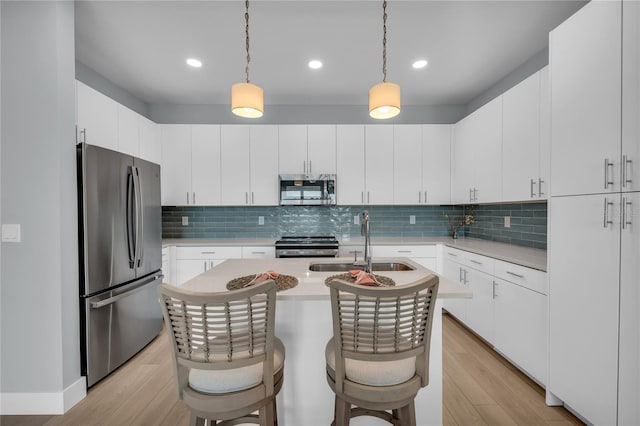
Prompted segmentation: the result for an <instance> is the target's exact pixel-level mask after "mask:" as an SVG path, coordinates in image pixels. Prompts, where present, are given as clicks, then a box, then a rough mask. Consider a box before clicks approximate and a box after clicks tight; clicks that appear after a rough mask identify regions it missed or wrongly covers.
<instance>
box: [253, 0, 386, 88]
mask: <svg viewBox="0 0 640 426" xmlns="http://www.w3.org/2000/svg"><path fill="white" fill-rule="evenodd" d="M382 29H383V35H382V82H383V83H386V82H387V0H384V1H383V2H382ZM247 37H249V36H247ZM247 40H248V39H247ZM247 43H249V41H247ZM247 46H248V44H247ZM247 49H248V47H247Z"/></svg>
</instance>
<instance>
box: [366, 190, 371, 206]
mask: <svg viewBox="0 0 640 426" xmlns="http://www.w3.org/2000/svg"><path fill="white" fill-rule="evenodd" d="M370 203H371V192H369V191H367V204H370Z"/></svg>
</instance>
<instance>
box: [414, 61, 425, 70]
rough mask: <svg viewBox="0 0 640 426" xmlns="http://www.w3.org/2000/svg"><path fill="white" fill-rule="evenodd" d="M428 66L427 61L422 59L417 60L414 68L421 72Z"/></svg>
mask: <svg viewBox="0 0 640 426" xmlns="http://www.w3.org/2000/svg"><path fill="white" fill-rule="evenodd" d="M426 66H427V60H426V59H420V60H417V61H415V62H414V63H413V67H414V68H415V69H417V70H419V69H420V68H424V67H426Z"/></svg>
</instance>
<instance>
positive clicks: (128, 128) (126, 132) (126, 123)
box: [117, 104, 140, 157]
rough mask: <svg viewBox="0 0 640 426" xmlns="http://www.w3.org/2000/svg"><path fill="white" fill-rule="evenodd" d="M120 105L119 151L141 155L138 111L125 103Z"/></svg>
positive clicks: (136, 155) (135, 155)
mask: <svg viewBox="0 0 640 426" xmlns="http://www.w3.org/2000/svg"><path fill="white" fill-rule="evenodd" d="M117 105H118V151H120V152H122V153H125V154H129V155H132V156H134V157H139V156H140V127H139V125H138V113H137V112H135V111H132V110H130V109H129V108H127V107H125V106H124V105H120V104H117Z"/></svg>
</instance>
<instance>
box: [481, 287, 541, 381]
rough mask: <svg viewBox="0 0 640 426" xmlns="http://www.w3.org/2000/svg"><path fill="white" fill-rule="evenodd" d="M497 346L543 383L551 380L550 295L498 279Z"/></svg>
mask: <svg viewBox="0 0 640 426" xmlns="http://www.w3.org/2000/svg"><path fill="white" fill-rule="evenodd" d="M493 295H494V299H493V319H494V329H493V345H494V346H495V347H496V349H497V350H498V351H500V352H502V353H503V354H504V355H506V356H507V358H509V359H510V360H511V361H513V362H515V363H516V364H518V365H519V366H520V367H521V368H522V369H524V370H525V371H526V372H527V373H529V374H530V375H531V376H533V377H534V378H535V379H536V380H538V381H539V382H540V383H543V384H544V383H546V381H547V296H545V295H544V294H540V293H537V292H535V291H531V290H529V289H526V288H524V287H520V286H519V285H517V284H513V283H510V282H508V281H505V280H501V279H499V278H495V279H494V294H493Z"/></svg>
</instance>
